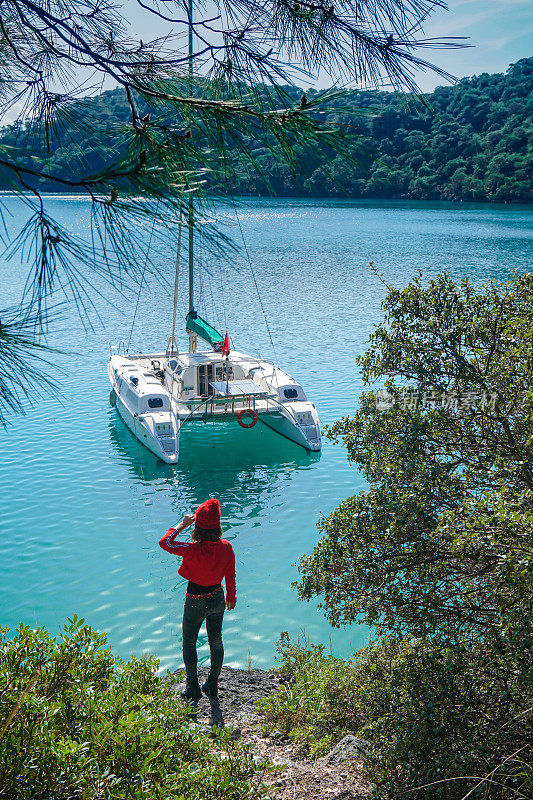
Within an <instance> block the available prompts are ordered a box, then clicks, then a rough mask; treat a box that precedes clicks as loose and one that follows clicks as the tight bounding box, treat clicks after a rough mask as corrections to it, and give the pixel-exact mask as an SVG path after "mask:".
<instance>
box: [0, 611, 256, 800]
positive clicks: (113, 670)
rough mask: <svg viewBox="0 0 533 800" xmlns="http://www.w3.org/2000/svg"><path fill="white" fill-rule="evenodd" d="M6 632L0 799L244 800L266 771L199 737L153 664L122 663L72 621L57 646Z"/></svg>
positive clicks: (223, 744)
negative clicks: (141, 799) (140, 799)
mask: <svg viewBox="0 0 533 800" xmlns="http://www.w3.org/2000/svg"><path fill="white" fill-rule="evenodd" d="M8 635H9V631H8V629H7V628H2V629H0V653H1V655H0V720H1V722H0V797H5V798H9V800H19V799H20V800H22V798H24V800H30V799H31V800H40V799H41V798H42V799H43V800H44V798H47V800H49V799H50V798H53V800H63V798H64V799H65V800H67V798H68V800H72V799H73V798H80V799H83V798H87V799H89V798H90V799H91V800H95V798H102V799H107V798H113V799H114V800H115V799H116V800H122V799H124V800H126V798H128V799H130V798H131V800H133V799H134V798H143V800H155V798H157V800H167V798H168V800H170V798H172V800H185V799H186V800H219V799H220V800H222V798H224V800H245V798H246V799H247V798H254V797H258V796H259V795H260V794H261V790H260V789H259V788H258V785H257V783H258V781H257V775H258V771H259V769H260V767H259V766H257V765H256V764H255V763H254V761H253V759H252V758H251V755H250V753H249V752H248V751H247V750H246V749H245V748H243V747H242V746H241V745H238V744H236V743H234V742H232V741H231V740H230V738H229V736H228V735H227V734H226V733H225V732H221V733H219V734H217V735H216V736H215V737H214V738H211V737H209V736H208V735H206V733H203V732H202V731H200V729H198V728H197V727H196V726H195V725H194V724H192V723H191V721H190V719H189V718H188V716H187V707H186V706H185V704H183V703H181V702H176V699H175V695H174V694H173V692H172V689H171V684H170V682H169V681H168V680H166V679H165V677H164V676H161V675H158V674H157V669H158V662H157V661H156V660H155V659H153V658H135V657H134V658H131V659H130V660H129V661H127V662H126V661H123V660H122V659H120V658H118V657H117V656H115V655H113V654H112V653H111V651H110V649H109V648H108V647H107V646H106V637H105V635H104V634H102V633H98V632H95V631H93V630H91V628H89V627H88V626H87V625H85V624H84V620H83V619H77V618H76V617H74V618H73V619H72V620H69V621H68V624H67V625H65V627H64V629H63V631H62V632H61V635H60V636H59V638H58V639H55V638H52V637H51V636H50V634H49V633H48V632H47V631H46V630H44V629H43V628H39V629H37V630H31V629H30V628H29V627H26V626H23V625H21V626H20V627H19V628H18V630H17V631H16V632H15V633H14V636H13V637H11V638H8Z"/></svg>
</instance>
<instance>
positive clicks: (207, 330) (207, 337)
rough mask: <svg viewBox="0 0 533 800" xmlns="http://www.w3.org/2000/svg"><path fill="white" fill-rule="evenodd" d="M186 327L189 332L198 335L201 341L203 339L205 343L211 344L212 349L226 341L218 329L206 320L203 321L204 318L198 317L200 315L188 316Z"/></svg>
mask: <svg viewBox="0 0 533 800" xmlns="http://www.w3.org/2000/svg"><path fill="white" fill-rule="evenodd" d="M185 327H186V329H187V331H191V332H192V333H196V334H197V335H198V336H199V337H200V339H203V340H204V342H207V343H208V344H210V345H211V347H214V346H215V345H216V344H220V343H221V342H223V341H224V337H223V336H222V334H220V333H219V332H218V331H217V330H216V328H213V326H212V325H210V324H209V322H206V321H205V319H202V317H200V316H198V314H194V316H193V315H192V314H191V313H189V314H187V318H186V320H185Z"/></svg>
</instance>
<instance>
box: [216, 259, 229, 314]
mask: <svg viewBox="0 0 533 800" xmlns="http://www.w3.org/2000/svg"><path fill="white" fill-rule="evenodd" d="M218 268H219V273H220V294H221V295H222V312H223V314H224V329H225V330H228V320H227V318H226V293H225V292H224V267H223V261H222V259H220V261H219V262H218Z"/></svg>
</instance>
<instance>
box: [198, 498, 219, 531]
mask: <svg viewBox="0 0 533 800" xmlns="http://www.w3.org/2000/svg"><path fill="white" fill-rule="evenodd" d="M194 521H195V523H196V525H198V527H199V528H205V529H207V530H209V529H210V528H220V503H219V502H218V500H217V498H216V497H212V498H211V499H210V500H206V501H205V503H202V505H201V506H198V508H197V509H196V517H195V520H194Z"/></svg>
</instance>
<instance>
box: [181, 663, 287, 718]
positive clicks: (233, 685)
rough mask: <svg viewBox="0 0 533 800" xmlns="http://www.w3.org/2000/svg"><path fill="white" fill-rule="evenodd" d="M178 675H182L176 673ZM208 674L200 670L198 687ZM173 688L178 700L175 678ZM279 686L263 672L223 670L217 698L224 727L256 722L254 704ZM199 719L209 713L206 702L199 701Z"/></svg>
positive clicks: (203, 669) (204, 699)
mask: <svg viewBox="0 0 533 800" xmlns="http://www.w3.org/2000/svg"><path fill="white" fill-rule="evenodd" d="M179 672H180V673H181V672H182V671H181V670H179ZM207 674H208V670H207V669H206V668H205V667H204V668H202V669H200V670H199V678H200V684H201V683H202V681H203V680H205V678H206V677H207ZM171 682H172V688H173V690H174V691H175V692H176V694H177V695H178V696H179V689H180V686H179V685H178V684H177V683H176V681H175V678H174V680H171ZM279 685H280V682H279V678H278V676H277V675H276V674H275V673H274V672H272V671H267V670H262V669H252V670H245V669H233V668H232V667H222V672H221V674H220V679H219V682H218V694H219V701H220V708H221V711H222V717H223V719H224V720H225V721H226V723H230V724H231V723H233V724H235V723H237V724H238V725H243V724H248V723H251V722H254V721H255V720H256V719H257V712H256V709H255V701H256V700H259V698H260V697H264V696H265V695H268V694H272V692H274V691H275V690H276V689H277V688H278V686H279ZM198 706H199V711H200V717H202V718H203V717H205V716H207V715H208V712H209V702H208V700H207V698H202V699H201V700H200V701H199V704H198Z"/></svg>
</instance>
